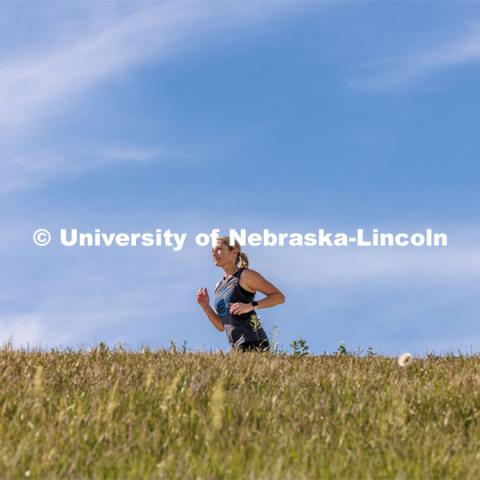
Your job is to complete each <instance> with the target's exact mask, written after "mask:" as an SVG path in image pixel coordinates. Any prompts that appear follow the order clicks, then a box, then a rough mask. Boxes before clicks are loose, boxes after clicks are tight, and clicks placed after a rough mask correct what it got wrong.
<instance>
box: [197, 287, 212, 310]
mask: <svg viewBox="0 0 480 480" xmlns="http://www.w3.org/2000/svg"><path fill="white" fill-rule="evenodd" d="M197 303H198V304H199V305H200V306H201V307H202V308H203V309H205V308H207V307H208V305H209V304H210V298H209V296H208V290H207V289H206V288H199V289H198V290H197Z"/></svg>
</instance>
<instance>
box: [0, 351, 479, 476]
mask: <svg viewBox="0 0 480 480" xmlns="http://www.w3.org/2000/svg"><path fill="white" fill-rule="evenodd" d="M0 374H1V393H0V408H1V419H2V421H1V432H0V438H1V451H0V455H1V457H0V458H1V461H0V477H1V478H26V477H29V478H87V477H88V478H122V479H123V478H135V479H137V478H172V479H177V478H178V479H180V478H181V479H197V478H198V479H245V478H246V479H263V478H265V479H277V478H279V479H280V478H281V479H292V480H293V479H295V480H296V479H303V478H308V479H317V478H319V479H323V478H342V479H345V478H348V479H356V478H399V479H412V478H422V479H423V478H428V479H431V478H449V479H452V478H458V479H466V478H471V479H473V478H479V477H480V424H479V415H480V358H479V357H476V356H470V357H461V356H445V357H435V358H433V357H432V358H426V359H420V360H418V359H417V360H415V361H414V362H413V363H412V364H411V365H409V366H408V367H407V368H400V367H399V365H398V363H397V359H392V358H385V357H377V356H367V357H359V356H354V355H348V354H346V355H345V354H344V355H329V356H327V355H324V356H310V355H305V356H291V355H285V354H273V353H257V352H249V353H240V352H232V353H228V354H224V353H193V352H186V353H181V352H177V351H168V350H158V351H149V350H148V349H147V350H146V351H145V352H144V353H140V352H134V351H127V350H125V349H123V348H121V347H120V348H115V349H108V348H106V347H104V346H99V347H97V348H95V349H93V350H91V351H59V350H52V351H50V352H45V351H34V350H33V351H32V350H31V351H26V350H14V349H12V348H11V347H10V346H9V345H6V346H4V347H3V349H2V350H0Z"/></svg>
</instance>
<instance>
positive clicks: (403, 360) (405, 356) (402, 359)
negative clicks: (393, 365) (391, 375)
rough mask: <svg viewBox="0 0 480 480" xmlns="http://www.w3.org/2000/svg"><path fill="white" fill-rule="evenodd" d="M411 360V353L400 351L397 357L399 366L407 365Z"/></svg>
mask: <svg viewBox="0 0 480 480" xmlns="http://www.w3.org/2000/svg"><path fill="white" fill-rule="evenodd" d="M412 362H413V356H412V354H411V353H408V352H407V353H402V354H401V355H400V356H399V357H398V364H399V365H400V366H401V367H406V366H408V365H410V364H411V363H412Z"/></svg>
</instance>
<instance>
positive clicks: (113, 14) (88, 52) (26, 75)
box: [0, 1, 291, 193]
mask: <svg viewBox="0 0 480 480" xmlns="http://www.w3.org/2000/svg"><path fill="white" fill-rule="evenodd" d="M94 5H98V4H94ZM0 8H4V9H7V6H5V5H4V4H3V5H2V6H0ZM37 8H38V6H37ZM45 8H47V7H45ZM96 8H98V9H99V11H100V12H101V15H100V14H99V15H95V9H96ZM48 9H49V10H50V12H51V14H50V16H49V17H48V21H47V22H46V23H45V25H44V26H43V28H44V29H45V35H44V36H45V37H46V38H48V41H45V39H44V38H42V36H41V35H40V41H38V39H37V38H36V37H34V36H32V37H31V45H28V41H26V40H25V38H28V37H29V35H28V34H27V32H25V35H18V36H19V38H20V39H22V48H15V45H14V44H13V45H10V49H9V50H7V51H5V49H2V61H1V62H0V105H2V108H1V110H0V129H1V130H2V139H1V140H0V147H1V148H2V150H3V152H4V154H3V156H2V157H1V158H0V171H1V172H2V174H3V177H2V186H1V187H0V193H6V192H11V191H14V190H17V189H21V188H28V187H30V186H36V185H39V184H42V183H43V182H45V181H47V180H48V179H52V178H56V177H58V176H61V175H64V174H66V173H74V174H75V173H76V172H79V171H85V170H88V169H89V168H92V167H95V165H97V164H98V163H104V162H113V161H119V162H125V161H133V162H138V161H153V160H154V159H155V158H157V155H156V154H155V153H154V152H151V151H150V150H151V148H150V147H143V146H130V147H129V146H126V147H125V150H123V151H122V152H119V151H118V150H116V151H115V148H116V147H115V146H112V147H111V148H106V151H105V157H102V156H101V153H102V152H100V151H96V152H95V154H96V158H97V160H96V161H91V155H90V160H82V158H83V157H79V156H76V155H74V154H73V155H72V154H71V153H70V154H68V155H64V154H62V153H61V152H59V150H58V148H55V145H49V149H47V151H46V152H44V151H39V150H35V149H34V148H33V147H34V146H35V144H36V142H37V143H38V137H41V132H42V131H45V130H48V127H49V124H50V123H51V120H52V119H54V118H58V116H59V115H65V114H74V113H75V108H76V106H78V102H79V101H80V100H81V99H82V98H84V96H85V95H86V94H87V93H88V92H89V91H90V90H91V89H92V88H94V87H95V86H97V85H99V84H101V83H102V82H106V81H108V80H109V79H111V78H112V77H115V76H116V75H121V74H123V73H125V72H127V71H130V70H131V69H134V68H135V67H138V66H140V65H142V64H144V63H145V62H150V61H154V62H159V61H161V60H162V59H164V58H166V57H169V56H172V55H175V54H178V53H179V52H182V51H184V50H185V49H189V48H198V45H199V44H200V43H201V42H202V39H204V38H206V37H207V36H208V35H209V34H211V32H216V34H217V35H220V37H221V35H222V33H226V32H227V31H228V29H231V28H232V27H234V26H241V25H245V24H250V25H254V24H255V23H256V22H258V21H262V20H263V19H264V18H270V17H271V16H273V15H275V14H278V13H282V12H284V11H290V10H291V6H289V5H288V2H279V3H278V4H277V3H273V2H266V3H263V2H261V3H258V4H257V3H255V2H252V3H250V2H245V3H243V2H242V3H240V2H235V3H226V2H218V1H217V2H157V3H152V2H138V3H136V4H135V6H130V8H128V9H124V11H122V13H121V14H118V12H117V11H116V10H112V9H110V10H109V9H105V8H100V7H95V8H89V9H87V10H88V12H89V15H85V14H83V15H79V19H78V21H76V20H75V14H76V13H78V8H77V9H73V10H72V9H67V10H66V9H65V8H64V6H62V5H60V4H59V5H57V6H55V5H49V6H48ZM83 13H85V12H83ZM50 28H52V29H53V31H54V32H56V34H52V33H51V32H50V31H49V30H50ZM240 30H241V29H239V31H240ZM8 32H10V34H11V35H13V33H15V34H18V32H15V30H12V28H10V29H9V30H7V34H8ZM242 33H244V32H242ZM28 47H30V49H29V48H28ZM83 140H84V139H83ZM83 143H85V142H83ZM87 143H88V139H87ZM24 145H29V149H28V151H27V150H26V149H25V148H24ZM32 145H33V147H32ZM50 147H51V148H50ZM32 152H33V153H32Z"/></svg>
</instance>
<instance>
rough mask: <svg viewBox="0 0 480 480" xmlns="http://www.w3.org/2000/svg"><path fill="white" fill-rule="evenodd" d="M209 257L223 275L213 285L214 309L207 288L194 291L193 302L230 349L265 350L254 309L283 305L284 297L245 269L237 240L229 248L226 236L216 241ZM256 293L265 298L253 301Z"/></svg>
mask: <svg viewBox="0 0 480 480" xmlns="http://www.w3.org/2000/svg"><path fill="white" fill-rule="evenodd" d="M212 257H213V261H214V263H215V265H216V266H217V267H221V268H223V271H224V273H225V275H224V277H223V279H222V280H220V281H219V282H218V283H217V285H216V286H215V310H214V309H213V308H212V307H211V306H210V298H209V296H208V290H207V288H199V289H198V291H197V303H198V304H199V305H200V306H201V307H202V309H203V311H204V312H205V314H206V315H207V317H208V318H209V320H210V321H211V322H212V323H213V325H214V326H215V328H216V329H217V330H220V331H221V332H225V333H226V334H227V338H228V341H229V343H230V345H231V347H232V349H237V350H241V351H247V350H259V351H267V350H269V349H270V344H269V341H268V337H267V334H266V333H265V330H264V329H263V327H262V326H261V325H260V321H259V318H258V316H257V314H256V311H255V309H257V310H258V309H260V308H268V307H273V306H274V305H278V304H280V303H284V302H285V296H284V295H283V293H282V292H280V290H278V288H277V287H275V286H274V285H272V284H271V283H270V282H268V281H267V280H265V278H263V277H262V275H260V274H259V273H258V272H256V271H255V270H251V269H249V268H248V258H247V256H246V255H245V253H243V252H242V251H241V247H240V244H239V243H238V242H237V241H235V244H234V246H231V245H230V237H219V238H218V239H217V241H216V245H215V247H214V248H212ZM257 291H259V292H261V293H263V294H264V295H266V297H265V298H262V299H261V300H259V301H258V302H257V301H255V300H254V296H255V293H256V292H257Z"/></svg>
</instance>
